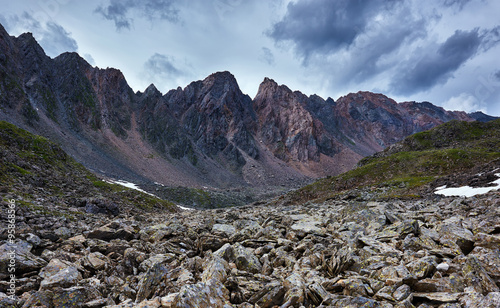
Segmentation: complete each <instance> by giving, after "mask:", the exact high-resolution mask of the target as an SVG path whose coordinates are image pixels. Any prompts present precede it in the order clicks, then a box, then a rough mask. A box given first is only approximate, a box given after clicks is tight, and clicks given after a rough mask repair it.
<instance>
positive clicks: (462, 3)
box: [443, 0, 471, 9]
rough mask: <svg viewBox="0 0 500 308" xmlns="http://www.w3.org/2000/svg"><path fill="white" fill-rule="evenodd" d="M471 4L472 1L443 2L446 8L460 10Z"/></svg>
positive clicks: (444, 0) (450, 0) (455, 0)
mask: <svg viewBox="0 0 500 308" xmlns="http://www.w3.org/2000/svg"><path fill="white" fill-rule="evenodd" d="M469 2H471V0H443V4H444V6H447V7H457V8H459V9H463V8H464V6H465V5H466V4H467V3H469Z"/></svg>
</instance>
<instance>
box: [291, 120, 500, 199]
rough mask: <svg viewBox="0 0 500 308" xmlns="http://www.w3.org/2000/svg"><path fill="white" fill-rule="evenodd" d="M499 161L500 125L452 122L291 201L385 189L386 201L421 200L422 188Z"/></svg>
mask: <svg viewBox="0 0 500 308" xmlns="http://www.w3.org/2000/svg"><path fill="white" fill-rule="evenodd" d="M395 149H396V150H395ZM498 158H500V120H496V121H491V122H487V123H481V122H459V121H451V122H449V123H445V124H443V125H441V126H438V127H436V128H434V129H432V130H430V131H426V132H422V133H418V134H415V135H412V136H409V137H408V138H406V139H405V140H403V141H402V142H401V143H400V144H399V145H398V146H396V147H391V148H388V149H386V150H385V151H384V152H381V153H377V154H376V155H374V156H371V157H367V158H364V159H363V160H361V161H360V163H359V164H358V167H357V168H355V169H353V170H351V171H348V172H346V173H343V174H341V175H339V176H336V177H328V178H325V179H321V180H319V181H317V182H315V183H312V184H310V185H307V186H305V187H303V188H301V189H299V190H297V191H294V192H292V193H290V194H289V198H290V200H291V202H292V203H301V202H306V201H310V200H317V201H322V200H323V201H324V200H327V199H329V198H336V197H338V196H341V195H342V193H343V192H346V191H350V190H353V189H359V188H369V189H371V190H375V189H377V188H381V191H382V193H381V194H380V196H382V198H399V199H416V198H419V197H420V195H419V194H418V189H419V188H421V187H423V186H424V185H426V184H429V183H431V182H433V181H434V180H436V179H437V178H439V177H443V176H447V175H451V174H454V173H457V172H464V171H467V170H469V169H471V168H474V167H476V166H480V165H483V164H486V163H488V162H491V161H493V160H495V159H498Z"/></svg>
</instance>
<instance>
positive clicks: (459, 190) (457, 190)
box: [434, 173, 500, 197]
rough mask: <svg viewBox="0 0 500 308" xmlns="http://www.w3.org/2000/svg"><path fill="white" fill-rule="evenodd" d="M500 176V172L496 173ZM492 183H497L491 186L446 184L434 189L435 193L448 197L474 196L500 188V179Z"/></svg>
mask: <svg viewBox="0 0 500 308" xmlns="http://www.w3.org/2000/svg"><path fill="white" fill-rule="evenodd" d="M495 175H496V176H498V177H500V173H497V174H495ZM491 184H495V185H494V186H489V187H470V186H462V187H450V188H446V185H445V186H441V187H437V188H436V190H435V191H434V193H435V194H438V195H443V196H446V197H450V196H463V197H473V196H475V195H482V194H486V193H488V192H490V191H492V190H496V189H498V188H499V185H500V179H498V180H496V181H494V182H492V183H491Z"/></svg>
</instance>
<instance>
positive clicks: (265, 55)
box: [259, 47, 275, 65]
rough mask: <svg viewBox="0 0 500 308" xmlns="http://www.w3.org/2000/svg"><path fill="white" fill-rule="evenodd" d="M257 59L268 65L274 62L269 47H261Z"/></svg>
mask: <svg viewBox="0 0 500 308" xmlns="http://www.w3.org/2000/svg"><path fill="white" fill-rule="evenodd" d="M259 60H261V61H263V62H265V63H267V64H269V65H274V64H275V60H274V55H273V53H272V51H271V49H269V48H267V47H262V53H261V55H260V57H259Z"/></svg>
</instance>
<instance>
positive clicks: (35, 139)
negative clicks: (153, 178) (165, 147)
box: [0, 121, 177, 216]
mask: <svg viewBox="0 0 500 308" xmlns="http://www.w3.org/2000/svg"><path fill="white" fill-rule="evenodd" d="M0 154H1V155H0V187H1V191H2V194H7V195H8V196H11V197H12V198H14V197H15V199H17V200H18V203H20V204H21V205H22V206H24V207H28V208H29V207H32V208H33V209H38V210H43V207H44V204H45V203H46V202H47V200H50V203H51V204H53V205H57V206H62V208H64V210H62V212H67V211H68V208H71V207H75V208H79V207H80V208H81V207H85V209H82V210H81V211H83V212H85V211H87V212H89V213H94V214H97V213H103V214H108V215H114V216H116V215H118V214H119V213H128V214H133V213H139V212H143V211H144V210H147V211H177V207H176V206H175V205H174V204H173V203H171V202H167V201H164V200H161V199H158V198H155V197H152V196H150V195H147V194H144V193H141V192H138V191H135V190H132V189H128V188H125V187H123V186H120V185H114V184H109V183H107V182H105V181H102V180H100V179H99V178H97V177H96V176H95V175H94V174H93V173H91V172H90V171H88V170H87V169H85V167H83V166H82V165H81V164H79V163H77V162H76V161H75V160H74V159H73V158H71V157H70V156H69V155H68V154H66V153H65V152H64V151H63V150H62V149H61V148H60V147H59V146H58V145H56V144H54V143H53V142H50V141H49V140H47V139H45V138H43V137H41V136H36V135H32V134H31V133H29V132H27V131H25V130H23V129H20V128H18V127H16V126H14V125H12V124H10V123H7V122H4V121H0ZM81 211H78V213H79V214H82V213H81ZM74 212H77V211H74Z"/></svg>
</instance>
